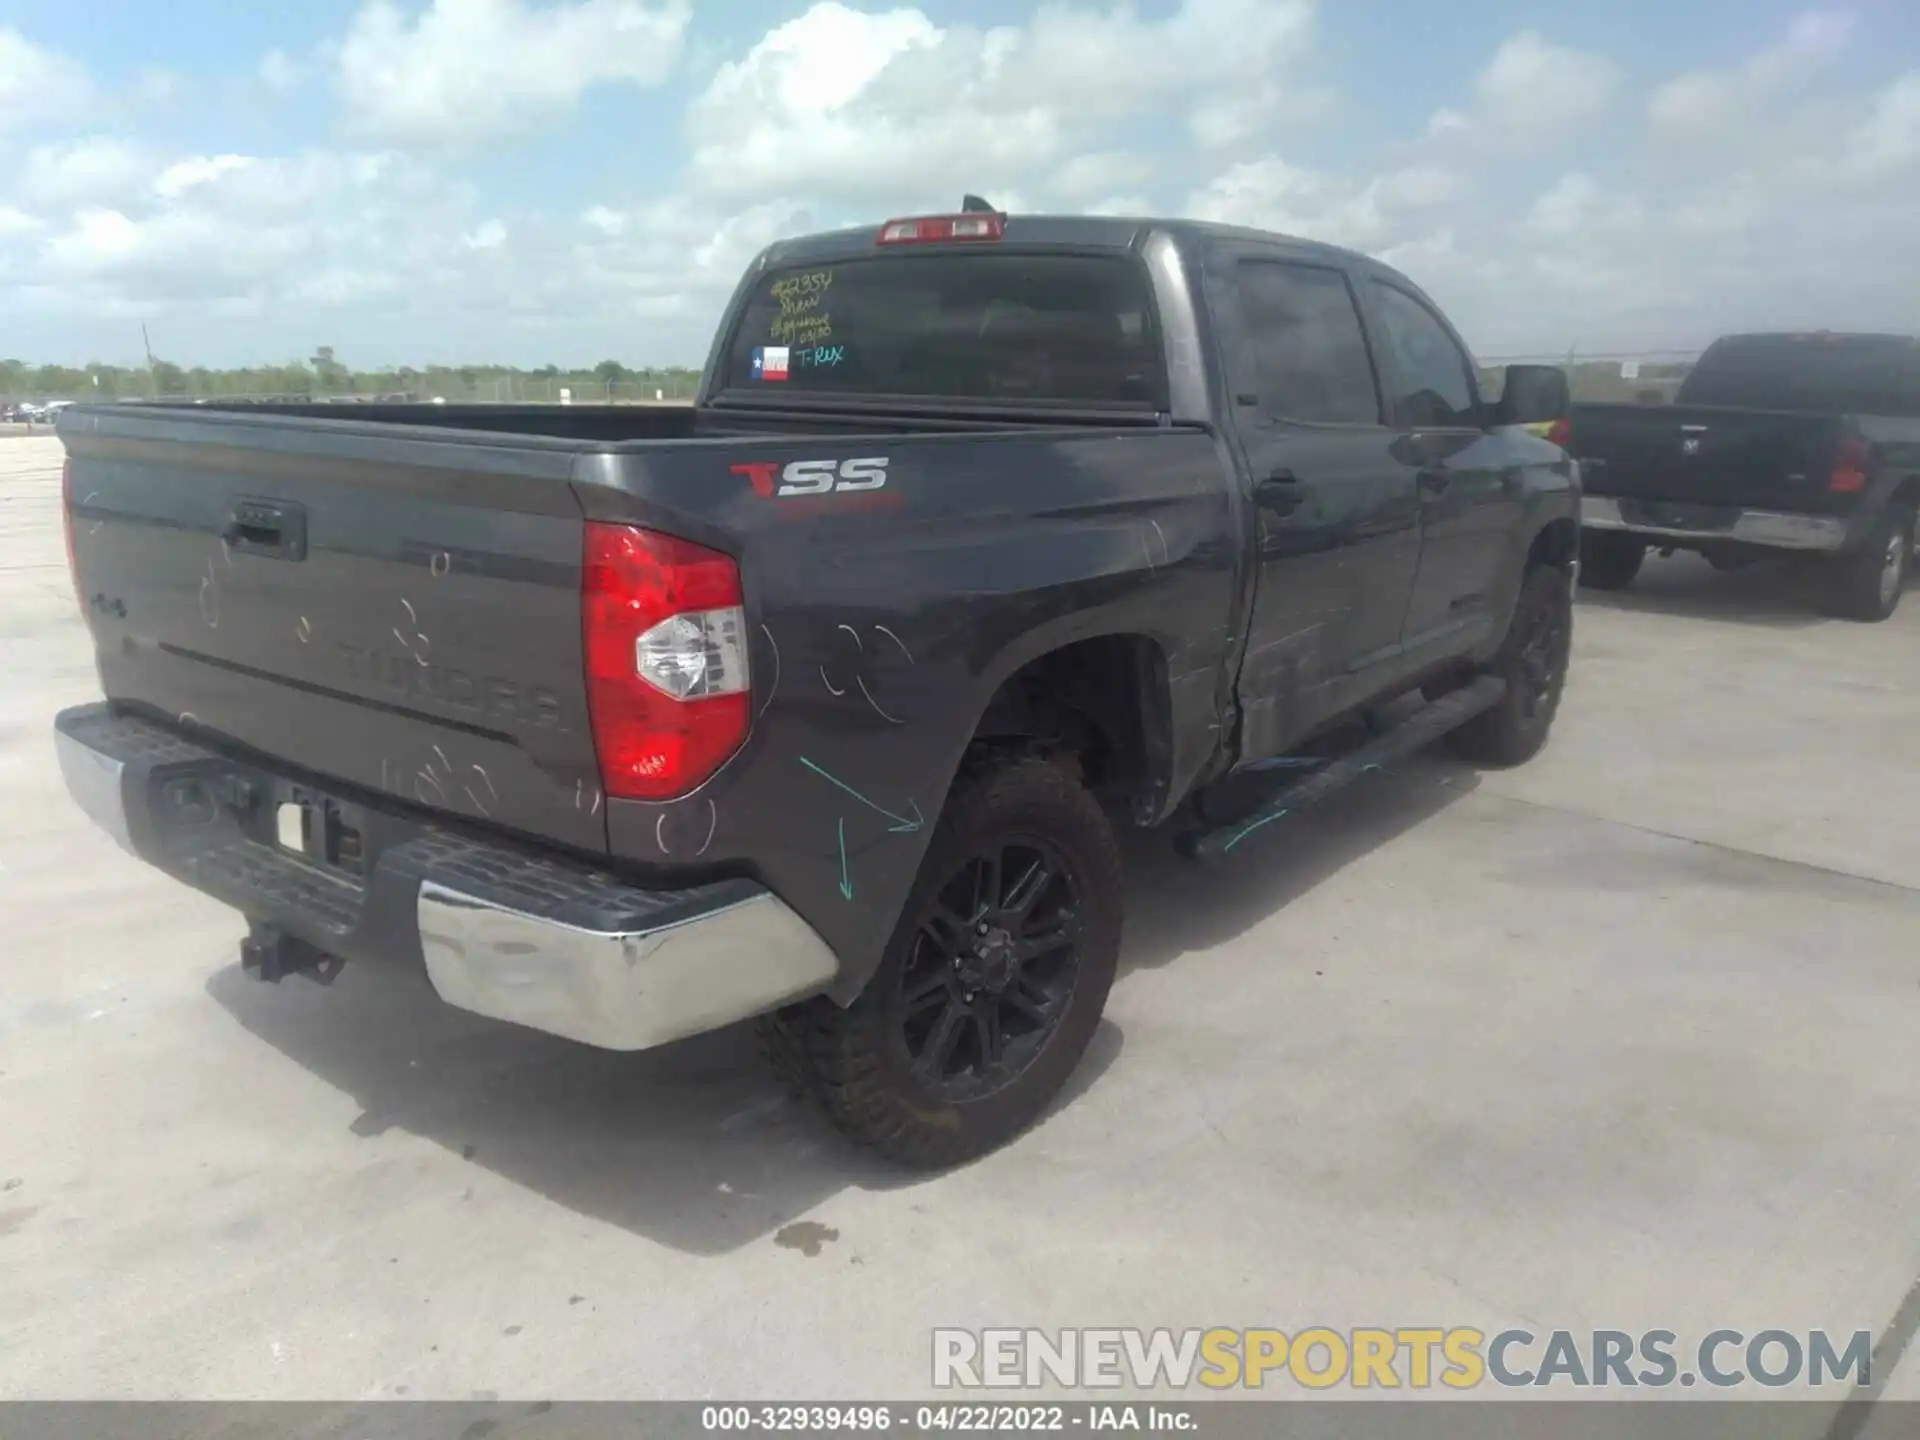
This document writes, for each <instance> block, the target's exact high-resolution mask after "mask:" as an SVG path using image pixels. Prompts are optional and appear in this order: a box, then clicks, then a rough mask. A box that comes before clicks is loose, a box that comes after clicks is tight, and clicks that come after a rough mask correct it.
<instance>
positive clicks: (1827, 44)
mask: <svg viewBox="0 0 1920 1440" xmlns="http://www.w3.org/2000/svg"><path fill="white" fill-rule="evenodd" d="M1853 28H1854V22H1853V19H1852V17H1851V16H1849V15H1845V14H1841V13H1838V12H1830V11H1819V10H1810V11H1807V12H1806V13H1804V14H1802V15H1800V16H1798V17H1796V18H1795V20H1794V21H1793V23H1792V25H1790V26H1789V27H1788V30H1787V33H1786V35H1785V36H1784V37H1783V38H1782V39H1781V40H1780V42H1779V43H1778V44H1775V45H1772V46H1769V47H1768V48H1767V49H1765V50H1762V51H1760V52H1759V53H1758V54H1756V55H1754V56H1752V57H1750V58H1749V59H1748V60H1747V61H1746V63H1745V64H1743V65H1739V66H1735V67H1732V68H1728V69H1718V70H1712V69H1704V70H1690V71H1688V72H1686V73H1685V74H1683V75H1676V76H1675V77H1674V78H1673V79H1671V80H1668V81H1667V82H1665V83H1664V84H1662V85H1660V86H1659V87H1657V88H1656V89H1655V90H1654V92H1653V96H1652V98H1651V99H1650V100H1649V101H1648V103H1647V114H1648V118H1649V119H1650V120H1651V121H1652V123H1653V125H1654V128H1655V129H1656V130H1658V131H1662V132H1666V133H1669V134H1674V133H1680V134H1685V133H1710V132H1724V131H1725V130H1727V129H1729V128H1731V127H1734V126H1737V125H1739V124H1740V123H1741V122H1742V121H1744V120H1747V119H1749V118H1750V117H1751V116H1752V115H1753V113H1754V111H1755V109H1756V107H1758V106H1760V105H1762V104H1764V103H1766V102H1767V101H1769V100H1771V99H1774V98H1776V97H1778V96H1779V95H1781V94H1782V93H1784V92H1786V91H1789V90H1791V89H1793V88H1795V87H1797V86H1802V85H1805V84H1806V83H1807V82H1808V81H1810V80H1811V79H1812V78H1813V77H1814V76H1815V75H1816V74H1817V71H1818V67H1819V64H1820V62H1822V61H1824V60H1827V59H1829V58H1831V57H1833V56H1835V55H1838V54H1839V53H1840V52H1841V51H1842V50H1843V49H1845V47H1846V44H1847V40H1848V38H1849V37H1850V36H1851V35H1852V33H1853Z"/></svg>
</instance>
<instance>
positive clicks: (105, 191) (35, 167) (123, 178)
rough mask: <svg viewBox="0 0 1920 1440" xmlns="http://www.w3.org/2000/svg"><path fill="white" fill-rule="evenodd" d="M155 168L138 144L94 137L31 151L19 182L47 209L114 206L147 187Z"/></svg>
mask: <svg viewBox="0 0 1920 1440" xmlns="http://www.w3.org/2000/svg"><path fill="white" fill-rule="evenodd" d="M152 164H153V161H152V159H151V157H150V156H148V155H147V154H145V153H144V152H143V151H142V150H141V149H140V147H138V146H137V145H133V144H130V143H129V142H127V141H125V140H120V139H116V138H115V137H113V136H110V135H94V136H89V137H88V138H86V139H83V140H67V141H61V142H58V143H56V144H51V145H41V146H38V147H36V148H34V149H32V150H30V151H28V152H27V155H26V159H25V161H24V162H23V163H22V165H21V167H20V172H19V176H18V179H17V180H16V182H15V183H16V186H17V188H18V192H19V194H20V196H21V198H22V199H24V200H26V201H27V202H28V203H29V204H31V205H33V206H35V207H36V208H39V209H42V210H59V209H66V208H69V207H72V206H78V205H87V204H91V203H111V202H116V201H119V200H123V199H125V198H127V197H128V196H129V195H132V194H134V193H136V192H138V191H139V190H140V189H141V188H142V187H143V186H144V185H146V184H147V182H148V181H149V180H150V179H151V178H152V175H153V170H152Z"/></svg>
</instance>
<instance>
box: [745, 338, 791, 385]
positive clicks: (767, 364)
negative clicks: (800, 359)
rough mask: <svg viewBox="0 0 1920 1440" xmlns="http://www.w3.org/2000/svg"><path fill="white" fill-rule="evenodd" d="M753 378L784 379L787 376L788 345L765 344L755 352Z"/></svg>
mask: <svg viewBox="0 0 1920 1440" xmlns="http://www.w3.org/2000/svg"><path fill="white" fill-rule="evenodd" d="M753 378H754V379H756V380H784V379H786V378H787V347H786V346H785V345H764V346H761V347H760V348H758V349H756V350H755V351H754V352H753Z"/></svg>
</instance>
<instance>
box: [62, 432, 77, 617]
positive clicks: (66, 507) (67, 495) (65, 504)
mask: <svg viewBox="0 0 1920 1440" xmlns="http://www.w3.org/2000/svg"><path fill="white" fill-rule="evenodd" d="M60 521H61V524H62V526H63V528H64V529H65V530H66V532H67V578H68V579H69V580H70V581H72V582H73V593H74V596H75V598H76V599H77V598H78V597H79V594H80V557H79V555H78V554H77V553H75V551H74V548H73V458H72V457H71V456H69V457H68V458H67V459H66V460H64V461H62V462H61V465H60Z"/></svg>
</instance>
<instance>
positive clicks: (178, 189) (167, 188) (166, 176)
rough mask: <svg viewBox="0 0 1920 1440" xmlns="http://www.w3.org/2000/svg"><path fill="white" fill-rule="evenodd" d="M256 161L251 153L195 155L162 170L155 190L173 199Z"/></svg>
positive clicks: (156, 192)
mask: <svg viewBox="0 0 1920 1440" xmlns="http://www.w3.org/2000/svg"><path fill="white" fill-rule="evenodd" d="M254 163H255V162H254V157H253V156H251V155H195V156H193V157H191V158H190V159H186V160H178V161H175V162H174V163H173V164H171V165H169V166H167V168H166V169H164V170H162V171H161V172H160V175H159V178H158V179H156V180H155V181H154V182H153V190H154V193H155V194H156V195H161V196H164V197H165V198H167V199H169V200H171V199H173V198H175V197H177V196H179V195H183V194H185V193H186V192H187V191H188V190H191V189H192V188H193V187H194V186H196V185H206V184H208V183H210V182H212V181H215V180H218V179H219V178H220V177H221V176H222V175H230V174H232V173H233V172H234V171H236V170H245V169H246V168H247V167H248V166H250V165H252V164H254Z"/></svg>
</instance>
